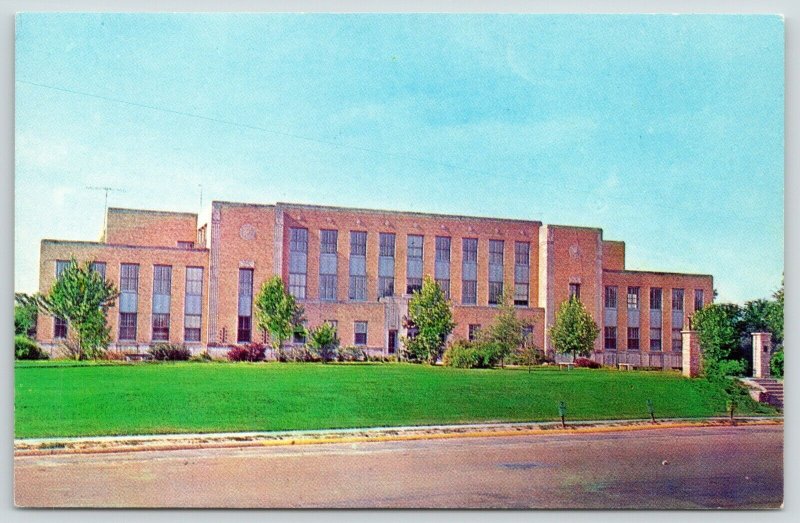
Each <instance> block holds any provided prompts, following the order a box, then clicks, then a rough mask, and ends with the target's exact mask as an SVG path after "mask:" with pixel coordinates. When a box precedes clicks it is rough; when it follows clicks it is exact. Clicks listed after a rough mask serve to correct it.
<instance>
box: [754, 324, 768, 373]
mask: <svg viewBox="0 0 800 523" xmlns="http://www.w3.org/2000/svg"><path fill="white" fill-rule="evenodd" d="M771 349H772V334H771V333H769V332H754V333H753V377H754V378H769V377H770V371H769V360H770V357H771V356H772V352H771Z"/></svg>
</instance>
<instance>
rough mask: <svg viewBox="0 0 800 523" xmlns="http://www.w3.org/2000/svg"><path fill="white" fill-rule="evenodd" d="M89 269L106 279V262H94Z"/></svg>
mask: <svg viewBox="0 0 800 523" xmlns="http://www.w3.org/2000/svg"><path fill="white" fill-rule="evenodd" d="M89 268H90V269H91V270H92V271H93V272H96V273H98V274H99V275H100V277H101V278H103V279H104V280H105V279H106V262H92V264H91V265H90V266H89Z"/></svg>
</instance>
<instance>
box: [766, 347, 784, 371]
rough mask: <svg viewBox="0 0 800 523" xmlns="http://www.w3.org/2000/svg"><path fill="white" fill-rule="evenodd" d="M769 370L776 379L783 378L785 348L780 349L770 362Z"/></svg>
mask: <svg viewBox="0 0 800 523" xmlns="http://www.w3.org/2000/svg"><path fill="white" fill-rule="evenodd" d="M769 370H770V372H771V373H772V375H773V376H775V377H776V378H783V347H781V348H780V350H778V351H777V352H776V353H775V354H773V355H772V359H771V360H770V361H769Z"/></svg>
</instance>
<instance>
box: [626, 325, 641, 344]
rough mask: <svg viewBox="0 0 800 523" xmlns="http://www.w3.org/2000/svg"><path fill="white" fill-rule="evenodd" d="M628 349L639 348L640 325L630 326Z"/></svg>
mask: <svg viewBox="0 0 800 523" xmlns="http://www.w3.org/2000/svg"><path fill="white" fill-rule="evenodd" d="M628 350H639V327H628Z"/></svg>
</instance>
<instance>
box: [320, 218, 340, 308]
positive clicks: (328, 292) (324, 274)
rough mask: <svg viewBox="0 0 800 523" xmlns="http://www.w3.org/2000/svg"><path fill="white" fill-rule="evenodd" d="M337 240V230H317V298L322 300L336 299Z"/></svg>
mask: <svg viewBox="0 0 800 523" xmlns="http://www.w3.org/2000/svg"><path fill="white" fill-rule="evenodd" d="M338 241H339V231H335V230H325V229H323V230H321V231H319V299H320V300H322V301H336V299H337V291H336V287H337V285H338V278H337V276H336V275H337V270H338V268H339V262H338V260H337V257H336V256H337V251H338V247H337V244H338Z"/></svg>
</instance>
